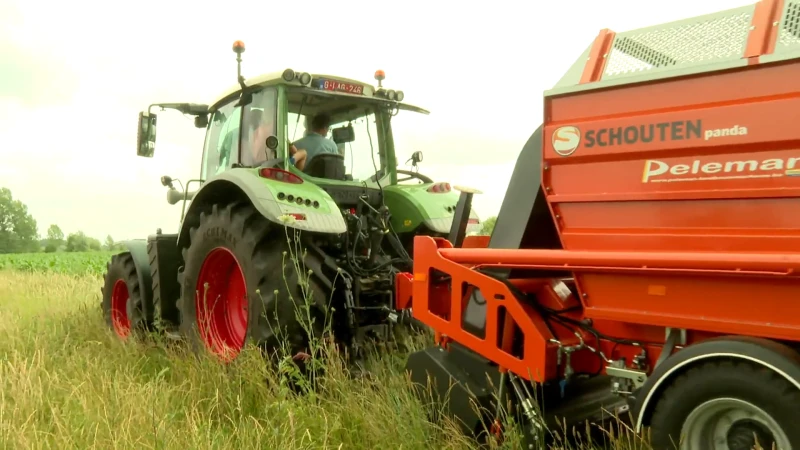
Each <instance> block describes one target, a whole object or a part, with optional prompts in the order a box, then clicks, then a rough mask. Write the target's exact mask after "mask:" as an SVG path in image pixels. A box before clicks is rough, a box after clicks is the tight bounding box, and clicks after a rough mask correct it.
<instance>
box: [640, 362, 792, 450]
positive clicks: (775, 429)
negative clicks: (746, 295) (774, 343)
mask: <svg viewBox="0 0 800 450" xmlns="http://www.w3.org/2000/svg"><path fill="white" fill-rule="evenodd" d="M798 423H800V390H798V389H797V388H796V387H795V386H794V385H792V384H791V383H789V382H788V381H787V380H786V379H785V378H783V377H782V376H780V375H778V374H776V373H774V372H773V371H771V370H769V369H767V368H766V367H761V366H757V365H755V364H753V363H750V362H745V361H735V362H734V361H724V362H719V361H710V362H707V363H703V364H701V365H699V366H697V367H693V368H691V369H689V370H688V371H686V373H684V374H682V375H680V376H679V377H677V378H676V379H675V380H674V382H673V383H672V384H671V385H670V386H669V387H668V388H667V389H666V390H665V391H664V393H663V395H662V396H661V398H660V399H659V401H658V403H657V404H656V407H655V410H654V412H653V416H652V419H651V421H650V428H651V430H652V439H653V442H652V443H653V447H654V448H656V449H658V450H661V449H664V450H666V449H674V448H678V446H677V443H678V442H680V444H681V445H680V447H679V448H681V449H690V450H694V449H708V450H715V449H726V450H750V449H753V448H756V447H755V445H756V443H758V445H759V446H760V447H759V448H764V449H772V448H777V449H780V450H791V449H795V450H797V449H800V427H798V426H797V424H798Z"/></svg>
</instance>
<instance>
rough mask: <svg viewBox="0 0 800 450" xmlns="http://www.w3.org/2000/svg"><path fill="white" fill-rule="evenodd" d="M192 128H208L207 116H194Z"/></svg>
mask: <svg viewBox="0 0 800 450" xmlns="http://www.w3.org/2000/svg"><path fill="white" fill-rule="evenodd" d="M194 126H195V127H197V128H205V127H207V126H208V114H202V115H199V116H194Z"/></svg>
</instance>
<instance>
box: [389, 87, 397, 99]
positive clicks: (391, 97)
mask: <svg viewBox="0 0 800 450" xmlns="http://www.w3.org/2000/svg"><path fill="white" fill-rule="evenodd" d="M386 98H388V99H389V100H392V101H394V100H395V99H396V98H397V93H396V92H395V91H393V90H391V89H389V90H388V91H386Z"/></svg>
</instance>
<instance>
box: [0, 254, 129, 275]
mask: <svg viewBox="0 0 800 450" xmlns="http://www.w3.org/2000/svg"><path fill="white" fill-rule="evenodd" d="M114 253H115V252H84V253H22V254H10V255H0V270H2V269H14V270H18V271H22V272H34V273H58V274H65V275H102V274H103V272H104V271H105V269H106V263H107V262H108V260H109V258H110V257H111V255H112V254H114Z"/></svg>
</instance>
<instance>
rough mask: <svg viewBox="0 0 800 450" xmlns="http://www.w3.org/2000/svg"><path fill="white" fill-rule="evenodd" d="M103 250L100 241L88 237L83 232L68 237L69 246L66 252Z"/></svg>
mask: <svg viewBox="0 0 800 450" xmlns="http://www.w3.org/2000/svg"><path fill="white" fill-rule="evenodd" d="M101 248H102V246H101V245H100V241H98V240H97V239H95V238H93V237H89V236H86V234H85V233H84V232H83V231H78V232H77V233H70V235H69V236H67V246H66V248H65V250H66V251H68V252H91V251H100V249H101Z"/></svg>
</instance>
